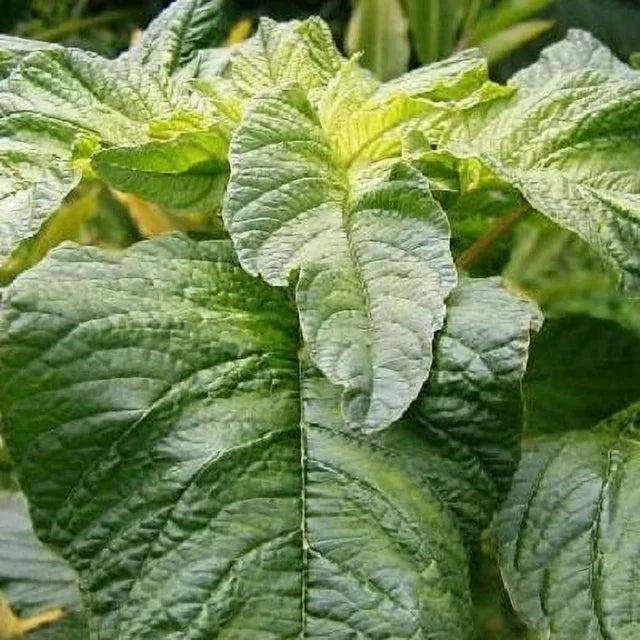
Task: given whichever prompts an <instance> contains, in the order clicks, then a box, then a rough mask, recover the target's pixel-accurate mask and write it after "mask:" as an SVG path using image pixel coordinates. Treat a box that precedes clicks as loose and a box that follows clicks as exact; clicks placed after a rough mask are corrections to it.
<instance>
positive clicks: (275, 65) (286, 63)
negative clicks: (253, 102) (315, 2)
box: [222, 17, 342, 98]
mask: <svg viewBox="0 0 640 640" xmlns="http://www.w3.org/2000/svg"><path fill="white" fill-rule="evenodd" d="M341 64H342V58H341V56H340V53H339V52H338V50H337V49H336V47H335V44H334V43H333V37H332V36H331V31H330V30H329V27H328V26H327V25H326V24H325V23H324V22H323V21H322V20H320V18H315V17H312V18H309V19H308V20H305V21H304V22H298V21H293V22H289V23H285V24H278V23H276V22H274V21H273V20H270V19H269V18H262V19H261V20H260V25H259V27H258V31H257V33H256V34H255V35H254V36H253V37H252V38H249V40H247V41H246V42H244V43H243V44H241V45H239V46H238V47H237V49H235V50H234V51H233V53H232V55H231V56H230V58H229V62H228V63H227V65H226V66H225V67H224V69H223V71H222V76H223V77H224V78H227V79H229V80H230V82H231V84H232V86H233V87H234V89H235V92H236V93H237V95H238V96H240V97H242V98H250V97H252V96H254V95H256V94H258V93H261V92H262V91H265V90H266V89H268V88H270V87H280V86H283V85H286V84H289V83H296V84H298V85H300V87H302V88H303V89H304V90H305V91H310V90H312V89H314V88H318V87H323V86H326V84H327V83H328V82H329V79H330V78H331V77H333V75H335V73H336V72H337V71H338V69H339V68H340V66H341Z"/></svg>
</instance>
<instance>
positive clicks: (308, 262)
mask: <svg viewBox="0 0 640 640" xmlns="http://www.w3.org/2000/svg"><path fill="white" fill-rule="evenodd" d="M338 113H340V112H338ZM363 114H364V115H363V116H362V117H363V118H365V119H366V120H368V124H369V127H365V126H360V127H352V126H349V125H350V123H349V121H348V120H347V121H346V122H345V121H343V120H342V119H340V118H336V119H335V120H332V118H333V117H335V112H334V111H329V112H325V115H326V116H327V118H328V120H329V130H328V131H327V132H325V130H324V129H323V127H322V124H321V122H320V121H319V116H318V114H317V113H316V112H315V111H314V110H313V108H312V107H311V105H310V104H309V102H308V101H307V99H306V98H305V96H304V94H303V93H302V92H301V91H300V90H299V89H295V88H292V89H283V90H280V91H277V92H273V93H270V94H266V95H263V96H261V97H259V98H257V99H255V101H254V102H253V104H252V107H251V108H250V110H248V111H247V112H246V113H245V118H244V120H243V122H242V124H241V125H240V127H239V128H238V130H237V132H236V134H235V136H234V138H233V140H232V142H231V147H230V153H229V159H230V165H231V177H230V180H229V187H228V190H227V194H226V198H225V204H224V206H223V217H224V219H225V224H226V227H227V229H228V231H229V233H230V234H231V237H232V239H233V242H234V245H235V248H236V251H237V253H238V256H239V259H240V262H241V264H242V265H243V267H244V268H245V269H246V270H247V271H248V272H249V273H252V274H254V275H258V274H260V275H262V276H263V277H264V278H265V280H266V281H267V282H269V283H270V284H273V285H276V286H283V285H285V284H286V283H287V279H288V277H289V276H290V274H291V273H292V271H293V270H294V269H300V276H299V282H298V285H297V290H296V300H297V304H298V308H299V311H300V319H301V326H302V333H303V336H304V339H305V342H306V343H307V344H308V345H309V348H310V354H311V357H312V359H313V361H314V363H315V364H316V365H317V366H319V368H320V369H321V370H322V372H323V373H324V374H325V375H326V376H327V377H328V378H329V380H330V381H331V382H333V383H334V384H339V385H341V386H342V387H344V389H345V396H344V405H343V408H344V412H345V416H346V417H347V419H348V421H349V422H351V423H353V424H354V425H356V426H358V427H359V428H362V429H364V430H367V431H371V430H375V429H379V428H382V427H385V426H388V425H389V424H390V423H391V422H393V421H394V420H396V419H398V418H399V417H400V416H401V415H402V413H403V412H404V411H405V409H406V408H407V407H408V405H409V404H410V402H411V401H412V400H413V399H414V398H415V397H416V395H417V393H418V391H419V389H420V387H421V386H422V383H423V382H424V380H425V379H426V377H427V375H428V371H429V366H430V363H431V355H432V354H431V342H432V340H433V335H434V333H435V331H437V330H438V329H439V328H440V327H441V326H442V322H443V319H444V312H445V308H444V299H445V298H446V297H447V295H448V293H449V292H450V291H451V289H452V288H453V286H454V284H455V280H456V274H455V269H454V266H453V261H452V258H451V254H450V251H449V246H448V245H449V229H448V225H447V221H446V217H445V215H444V212H443V211H442V210H441V209H440V207H439V205H438V204H437V203H436V201H435V200H433V198H432V196H431V194H430V192H429V188H428V183H427V181H426V180H425V179H424V178H423V177H422V176H421V175H420V174H419V173H418V172H417V171H416V170H415V169H413V168H411V167H410V166H408V165H406V164H403V163H396V164H394V166H392V168H390V169H388V170H385V171H383V172H382V173H381V174H380V175H378V176H376V177H375V178H371V177H370V176H369V175H366V174H367V172H369V171H370V168H369V165H370V164H371V160H372V157H371V155H373V156H378V157H382V158H386V157H388V156H389V155H391V156H392V157H393V155H392V153H390V150H389V148H388V147H387V146H386V145H383V146H382V147H376V148H375V151H374V152H373V153H369V154H368V157H367V158H366V160H367V161H368V162H366V163H365V170H364V172H365V177H362V176H359V174H358V172H357V169H356V171H355V173H352V174H351V175H350V174H349V166H350V165H353V164H356V165H357V164H358V161H359V159H360V157H361V156H362V154H363V153H364V150H368V151H369V152H371V149H372V145H373V143H374V142H377V143H380V139H379V136H380V132H381V131H382V132H385V131H387V129H388V124H387V125H386V126H385V123H384V121H380V119H379V114H380V112H379V111H372V112H371V113H370V114H369V112H367V111H363ZM367 115H368V118H367ZM404 119H405V118H404V112H403V115H402V116H401V117H400V118H399V120H400V121H401V122H402V121H404ZM332 121H335V122H338V123H339V125H341V126H344V125H345V124H346V127H345V128H344V129H341V130H338V131H332V129H333V127H332V126H331V122H332ZM334 140H335V141H336V142H334V144H332V141H334ZM393 150H394V149H393V145H392V149H391V151H393ZM393 162H394V163H395V162H396V161H395V160H393Z"/></svg>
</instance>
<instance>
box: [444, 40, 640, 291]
mask: <svg viewBox="0 0 640 640" xmlns="http://www.w3.org/2000/svg"><path fill="white" fill-rule="evenodd" d="M513 86H515V87H517V88H518V91H517V93H516V94H515V95H514V97H513V98H512V99H511V100H510V101H506V100H505V101H497V102H493V103H488V104H487V105H481V106H480V107H479V108H478V109H476V110H475V111H474V113H473V114H468V115H467V116H465V117H461V118H458V124H457V126H456V125H455V123H454V119H452V120H451V121H450V123H449V125H450V127H451V129H450V130H449V131H448V132H445V133H444V134H443V136H442V138H441V140H440V142H441V143H442V144H443V145H444V146H445V147H447V148H449V150H450V151H452V152H454V153H455V154H456V155H459V156H470V157H478V158H480V159H481V160H482V161H483V162H484V163H485V164H486V165H487V166H488V167H489V168H490V169H491V170H492V171H493V172H494V173H496V174H497V175H498V176H499V177H501V178H503V179H504V180H506V181H508V182H510V183H512V184H513V185H514V186H515V187H517V188H518V189H519V190H520V191H521V192H522V194H523V195H524V197H525V198H526V199H527V200H528V201H529V203H530V204H531V205H532V206H533V207H534V208H535V209H537V210H539V211H540V212H541V213H543V214H545V215H546V216H548V217H549V218H551V219H552V220H553V221H554V222H556V223H558V224H559V225H561V226H563V227H566V228H568V229H569V230H571V231H573V232H574V233H577V234H578V235H579V236H580V237H582V238H583V239H584V240H585V241H586V242H588V243H589V244H590V245H591V246H592V247H594V248H595V249H596V250H597V251H598V253H600V254H601V255H602V256H603V258H605V259H606V260H607V262H608V264H609V265H611V267H612V268H613V269H614V270H615V272H616V273H617V274H618V277H619V279H620V280H621V281H622V282H623V283H624V284H625V285H627V286H629V287H637V286H638V284H639V283H640V252H638V251H637V248H638V246H640V174H639V173H638V171H637V166H638V161H639V160H640V144H638V131H639V130H640V127H639V126H638V125H639V123H640V99H639V98H640V74H639V73H638V72H637V71H634V70H632V69H631V68H630V67H628V66H627V65H625V64H623V63H622V62H620V61H618V60H616V59H615V58H614V57H613V55H612V54H611V53H610V52H609V51H608V50H607V49H606V48H605V47H603V46H602V45H601V44H599V43H598V42H597V41H596V40H594V39H593V38H592V37H591V36H588V35H587V34H585V33H583V32H579V31H572V32H570V34H569V36H568V38H567V39H566V40H565V41H563V42H561V43H559V44H556V45H553V46H552V47H550V48H549V49H547V50H546V51H545V53H543V55H542V58H541V60H540V62H538V63H536V64H534V65H533V66H531V67H529V68H528V69H525V70H524V71H522V72H520V73H519V74H517V75H516V76H515V77H514V79H513Z"/></svg>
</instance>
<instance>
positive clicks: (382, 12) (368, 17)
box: [345, 0, 411, 80]
mask: <svg viewBox="0 0 640 640" xmlns="http://www.w3.org/2000/svg"><path fill="white" fill-rule="evenodd" d="M345 49H346V51H347V53H349V54H354V53H358V52H362V57H361V62H362V64H363V65H364V66H365V67H367V69H370V70H371V71H373V73H375V75H376V76H378V78H380V79H381V80H389V79H390V78H395V77H396V76H399V75H400V74H401V73H404V72H405V71H406V70H407V67H408V66H409V55H410V53H411V48H410V45H409V33H408V24H407V18H406V16H405V14H404V10H403V8H402V4H401V2H400V0H357V4H356V6H355V9H354V10H353V13H352V14H351V18H350V19H349V24H348V25H347V34H346V38H345Z"/></svg>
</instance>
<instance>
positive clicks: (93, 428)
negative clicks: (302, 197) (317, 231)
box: [0, 236, 532, 640]
mask: <svg viewBox="0 0 640 640" xmlns="http://www.w3.org/2000/svg"><path fill="white" fill-rule="evenodd" d="M5 298H6V301H5V308H4V312H3V314H2V320H1V323H2V333H1V335H2V344H1V347H0V352H1V357H0V362H1V363H2V371H1V372H0V381H1V390H0V405H1V409H2V412H3V416H4V418H5V421H6V434H7V439H8V442H9V444H10V446H11V449H12V452H13V454H14V458H15V460H16V463H17V466H18V470H19V473H20V477H21V481H22V484H23V486H24V488H25V490H26V492H27V494H28V496H29V499H30V501H31V504H32V509H33V514H34V518H35V523H36V527H37V529H38V531H39V534H40V535H41V536H42V537H43V539H44V540H46V541H47V542H49V543H53V544H55V545H56V546H57V547H58V548H60V549H61V550H63V551H64V554H65V556H66V557H67V558H68V559H69V560H70V561H71V562H72V564H73V565H74V566H75V568H76V569H77V570H78V571H79V572H80V574H81V576H82V584H83V586H84V588H85V589H86V593H85V596H86V602H87V604H88V606H89V607H90V608H91V613H92V615H93V617H94V629H96V633H98V634H99V635H100V637H101V638H105V639H107V640H108V639H109V638H116V637H117V638H119V639H126V638H136V639H144V638H153V639H154V640H159V639H161V638H169V637H172V636H174V635H175V634H176V633H182V632H183V631H184V629H189V632H190V634H191V635H192V636H193V637H194V638H209V637H211V636H212V635H218V636H225V635H226V636H234V635H235V636H237V635H249V636H251V635H255V636H260V637H261V638H274V639H275V638H282V637H290V636H291V637H293V636H297V635H300V634H304V635H307V636H309V637H327V636H330V637H332V638H350V637H352V636H353V634H354V633H359V634H361V635H363V636H376V635H382V636H385V637H398V638H416V637H425V638H426V637H431V636H434V635H446V637H448V638H452V640H457V639H462V638H470V637H472V624H471V620H470V601H469V595H468V585H467V576H466V554H465V552H464V546H463V543H462V537H463V536H462V532H464V535H465V536H471V537H472V536H473V535H474V534H475V532H476V531H477V529H478V527H480V526H482V524H483V523H484V522H486V520H487V518H488V517H489V515H490V511H491V509H492V508H493V505H494V502H492V499H489V498H488V497H487V496H485V497H484V498H483V501H482V504H474V502H475V499H476V498H475V497H474V496H475V495H476V493H473V494H471V493H467V489H469V488H470V487H474V486H475V487H476V488H477V493H478V494H479V493H480V492H482V491H483V490H484V489H480V487H483V488H487V489H488V490H489V491H490V492H492V495H495V494H496V493H497V491H496V487H499V486H500V485H501V484H502V483H503V482H504V478H505V477H506V475H508V469H511V468H512V466H513V458H514V456H515V455H516V453H515V450H514V449H513V446H512V445H513V442H512V438H511V436H509V438H508V441H509V442H508V443H507V442H504V443H503V445H502V448H501V445H500V444H499V439H498V432H501V434H502V431H503V429H507V430H508V432H509V433H510V434H517V432H518V428H519V411H518V408H517V406H516V405H514V403H513V399H514V394H517V390H518V385H519V377H520V375H521V372H522V369H523V368H524V361H525V359H526V343H527V341H528V332H529V327H530V324H531V317H532V316H531V310H530V309H529V307H528V305H527V304H526V303H523V302H522V301H519V300H518V299H516V298H513V297H512V296H510V295H509V294H507V293H506V292H504V291H503V290H502V289H501V288H500V286H499V283H497V282H488V283H479V284H476V283H473V284H470V285H464V287H463V289H462V290H461V292H460V294H459V295H456V298H455V299H454V301H453V303H452V308H451V309H452V310H451V313H450V315H449V324H448V325H447V328H445V330H444V334H443V337H442V339H441V340H440V342H439V344H438V347H437V357H436V363H439V364H438V367H440V368H438V369H437V370H436V372H435V373H434V375H433V382H430V383H429V384H430V385H431V386H430V387H427V388H426V389H425V392H424V393H425V395H426V399H425V400H424V402H421V403H420V404H418V405H416V408H415V418H412V417H408V418H407V420H405V421H403V422H402V423H400V424H397V425H394V426H393V427H392V428H390V429H388V430H385V431H384V432H382V433H381V434H379V435H378V436H376V437H369V438H367V437H364V436H361V435H358V434H355V433H353V431H352V430H351V429H350V428H349V427H348V425H346V424H345V423H344V420H343V418H342V415H341V410H340V403H339V398H340V391H339V389H337V388H335V387H332V386H331V385H330V384H329V383H328V382H327V381H326V379H324V378H323V377H322V376H320V375H318V374H317V373H316V372H314V370H313V368H311V367H310V366H309V365H308V364H307V363H306V360H305V358H304V357H302V361H301V362H300V361H299V344H298V339H297V332H296V326H297V317H296V314H295V311H294V310H293V309H291V308H288V307H287V303H286V298H285V295H284V294H283V292H282V291H281V290H280V289H277V288H271V287H269V286H267V285H265V284H264V283H262V282H261V281H260V280H258V279H254V278H252V277H250V276H248V275H246V274H245V273H244V272H243V271H242V270H241V269H240V267H239V266H238V265H237V263H236V261H235V259H234V258H233V257H232V250H231V247H230V246H229V244H227V243H226V242H219V241H218V242H215V241H210V242H204V243H194V242H192V241H189V240H187V239H186V238H184V237H180V236H178V237H168V238H165V239H162V240H155V241H151V242H147V243H142V244H139V245H137V246H135V247H134V248H132V249H129V250H127V251H125V252H124V253H122V254H115V253H104V252H101V251H96V250H91V249H80V248H76V247H73V246H67V247H63V248H60V249H59V250H57V251H55V252H54V253H52V254H51V255H50V256H49V257H48V258H47V259H46V260H45V261H44V262H43V263H41V265H39V266H37V267H35V268H34V269H32V270H30V271H29V272H27V273H25V274H23V275H22V276H20V277H19V278H18V279H17V280H16V282H15V283H14V284H13V285H12V286H11V287H10V288H9V290H8V291H7V293H6V296H5ZM497 300H500V301H501V302H504V303H505V308H504V309H502V307H501V308H498V307H496V306H495V302H496V301H497ZM498 314H500V315H501V321H500V322H499V323H494V322H493V320H494V319H495V318H496V316H497V315H498ZM469 323H472V325H473V327H474V330H473V331H472V332H471V334H467V333H466V328H467V327H468V325H469ZM462 335H465V336H468V342H466V345H462V343H461V342H460V341H461V340H465V341H466V340H467V338H463V337H461V336H462ZM476 385H477V386H476ZM472 386H473V387H475V389H476V391H475V394H474V393H472V394H471V395H469V394H468V393H467V392H468V391H469V389H470V387H472ZM479 387H481V388H482V390H481V389H480V388H479ZM459 394H463V397H459ZM43 409H44V410H43ZM472 423H473V427H472V426H471V424H472ZM454 441H455V442H457V443H459V444H460V446H461V447H462V448H461V449H460V454H458V453H457V452H456V451H455V450H454V446H453V442H454ZM45 461H46V464H45ZM494 474H496V477H495V479H491V476H493V475H494ZM503 474H506V475H503ZM89 496H90V497H91V499H88V497H89ZM463 504H465V505H467V506H466V507H463Z"/></svg>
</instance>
